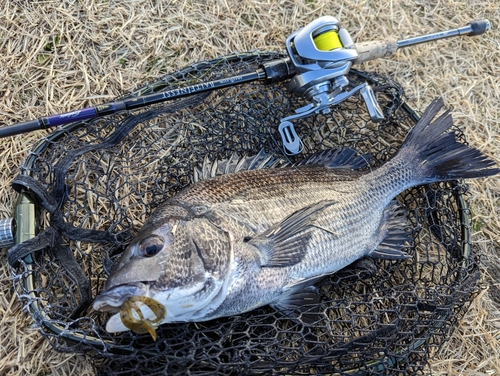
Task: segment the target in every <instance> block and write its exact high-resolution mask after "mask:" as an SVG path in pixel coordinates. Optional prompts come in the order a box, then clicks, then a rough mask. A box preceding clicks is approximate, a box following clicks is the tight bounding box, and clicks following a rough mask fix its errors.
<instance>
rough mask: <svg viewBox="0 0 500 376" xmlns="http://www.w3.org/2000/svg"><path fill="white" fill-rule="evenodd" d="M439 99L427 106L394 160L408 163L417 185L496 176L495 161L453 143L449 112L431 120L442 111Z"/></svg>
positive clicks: (475, 150) (453, 133) (456, 142)
mask: <svg viewBox="0 0 500 376" xmlns="http://www.w3.org/2000/svg"><path fill="white" fill-rule="evenodd" d="M443 105H444V104H443V100H442V98H437V99H435V100H433V101H432V102H431V104H430V105H429V107H427V109H426V110H425V112H424V114H423V115H422V117H421V118H420V120H419V121H418V123H417V124H416V125H415V127H414V128H413V130H412V131H411V132H410V133H409V135H408V137H407V138H406V140H405V141H404V143H403V146H402V148H401V151H400V153H399V154H398V156H399V157H400V158H401V157H402V158H404V159H405V160H406V161H407V162H408V161H409V162H410V164H411V166H412V169H413V171H414V173H415V174H416V176H414V177H415V178H416V179H417V180H418V181H419V183H431V182H436V181H448V180H459V179H468V178H479V177H485V176H491V175H495V174H497V173H499V172H500V169H498V168H492V167H493V166H495V164H496V163H495V161H493V160H492V159H490V158H488V157H487V156H486V155H484V154H483V153H482V152H480V151H479V150H477V149H475V148H471V147H469V146H467V145H465V144H463V143H461V142H459V141H457V138H456V134H455V132H446V131H447V130H448V129H450V128H451V127H452V125H453V119H452V116H451V114H450V112H449V111H445V112H444V113H443V114H441V115H440V116H439V117H438V118H436V119H435V120H434V121H433V119H434V118H435V117H436V115H437V114H438V113H439V112H440V110H441V109H442V107H443Z"/></svg>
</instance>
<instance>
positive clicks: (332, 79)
mask: <svg viewBox="0 0 500 376" xmlns="http://www.w3.org/2000/svg"><path fill="white" fill-rule="evenodd" d="M489 28H490V22H489V21H488V20H476V21H472V22H470V23H469V24H467V25H466V26H464V27H460V28H457V29H452V30H447V31H443V32H438V33H433V34H427V35H421V36H417V37H414V38H409V39H403V40H399V41H397V40H393V39H389V40H385V41H372V42H363V43H358V44H354V42H353V41H352V38H351V36H350V34H349V32H348V31H347V30H346V29H345V28H343V27H341V25H340V23H339V22H338V21H337V19H336V18H335V17H331V16H325V17H321V18H318V19H316V20H314V21H313V22H311V23H310V24H308V25H306V26H305V27H304V28H302V29H300V30H298V31H297V32H295V33H293V34H291V35H290V36H289V37H288V38H287V40H286V49H287V52H288V57H287V58H283V59H278V60H273V61H269V62H264V63H263V64H262V65H261V66H260V67H259V68H258V69H257V70H256V71H255V72H251V73H246V74H241V75H236V76H232V77H227V78H223V79H218V80H213V81H207V82H201V83H197V84H195V85H191V86H185V87H181V88H176V89H173V90H167V91H164V92H159V93H153V94H148V95H143V96H138V97H134V98H128V99H124V100H119V101H114V102H109V103H104V104H101V105H98V106H95V107H87V108H83V109H79V110H76V111H71V112H66V113H62V114H56V115H50V116H47V117H41V118H38V119H35V120H30V121H27V122H22V123H17V124H13V125H8V126H3V127H0V138H2V137H7V136H13V135H17V134H22V133H26V132H31V131H35V130H40V129H48V128H51V127H57V126H59V125H64V124H69V123H73V122H79V121H83V120H91V119H96V118H99V117H102V116H106V115H110V114H114V113H117V112H120V111H129V110H134V109H138V108H142V107H146V106H149V105H152V104H155V103H162V102H165V101H170V100H175V99H179V98H183V97H186V96H189V95H193V94H198V93H202V92H206V91H212V90H217V89H221V88H225V87H230V86H235V85H241V84H243V83H247V82H253V81H264V82H265V83H274V82H280V81H284V80H286V79H290V81H289V82H288V84H287V88H288V90H289V91H290V92H291V93H293V94H294V95H297V96H301V97H305V98H306V99H307V100H308V101H309V104H308V105H306V106H304V107H301V108H299V109H297V110H296V111H295V114H293V115H291V116H288V117H285V118H283V119H281V122H280V125H279V131H280V133H281V136H282V139H283V144H284V148H285V152H286V153H287V154H296V153H298V152H300V150H301V148H302V146H301V145H302V143H301V141H300V139H299V138H298V136H297V134H296V132H295V130H294V128H293V124H292V122H291V121H292V120H295V119H298V118H302V117H306V116H309V115H311V114H314V113H328V112H329V107H330V106H332V105H336V104H338V103H340V102H342V101H344V100H345V99H347V98H348V97H350V96H352V95H354V94H356V93H359V94H361V96H362V97H363V100H364V102H365V104H366V107H367V109H368V112H369V114H370V117H371V119H372V120H373V121H381V120H382V119H383V113H382V111H381V109H380V107H379V105H378V103H377V100H376V98H375V95H374V94H373V90H372V89H371V87H370V86H369V85H368V84H367V83H363V84H361V85H358V86H357V87H355V88H353V89H352V90H350V91H345V90H344V89H345V87H346V86H347V85H348V83H349V81H348V79H347V77H346V75H347V73H348V72H349V70H350V68H351V66H352V65H353V64H360V63H362V62H365V61H369V60H374V59H378V58H382V57H385V56H389V55H392V54H394V53H395V52H396V50H398V49H399V48H402V47H408V46H413V45H416V44H420V43H426V42H430V41H433V40H438V39H444V38H449V37H454V36H459V35H468V36H475V35H480V34H483V33H484V32H486V31H487V30H489Z"/></svg>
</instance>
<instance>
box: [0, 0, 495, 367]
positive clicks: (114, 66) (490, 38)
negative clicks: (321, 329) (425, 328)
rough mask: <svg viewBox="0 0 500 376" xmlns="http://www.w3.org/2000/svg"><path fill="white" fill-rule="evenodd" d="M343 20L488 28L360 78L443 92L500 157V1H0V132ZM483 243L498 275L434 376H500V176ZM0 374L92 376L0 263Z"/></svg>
mask: <svg viewBox="0 0 500 376" xmlns="http://www.w3.org/2000/svg"><path fill="white" fill-rule="evenodd" d="M322 15H333V16H336V17H338V18H340V19H341V21H342V22H343V23H344V25H345V26H346V27H347V28H348V30H350V32H351V35H352V36H353V38H354V39H355V40H356V41H367V40H372V39H378V38H384V37H389V36H391V37H410V36H415V35H418V34H420V33H426V32H433V31H438V30H441V29H447V28H453V27H458V26H462V25H465V24H466V23H467V22H468V21H470V20H472V19H477V18H488V19H490V21H491V22H492V26H493V28H492V30H491V31H490V32H489V33H488V34H486V35H484V36H481V37H476V38H455V39H449V40H444V41H439V42H435V43H432V44H427V45H421V46H418V47H412V48H409V49H405V50H401V51H400V52H399V53H398V54H397V55H396V56H394V57H392V58H386V59H383V60H380V61H375V62H370V63H367V64H365V65H364V66H363V67H362V68H364V69H367V70H374V71H376V72H378V73H381V74H384V75H389V76H391V77H394V78H395V79H397V80H399V81H400V82H401V83H402V84H403V85H404V87H405V89H406V91H407V94H408V96H409V98H410V100H411V101H412V103H413V104H414V105H415V106H416V107H418V108H420V109H423V108H424V107H425V106H426V105H427V104H428V103H429V102H430V100H431V99H432V98H434V97H436V96H438V95H441V96H443V97H444V100H445V103H446V104H447V106H448V107H449V108H451V110H452V112H453V114H454V118H455V120H456V123H457V124H458V125H459V126H460V127H462V128H463V129H464V130H465V133H466V135H467V137H468V140H469V141H470V143H471V144H472V145H474V146H475V147H478V148H480V149H481V150H483V151H484V152H485V153H487V154H489V155H490V156H493V157H496V158H497V160H499V157H498V156H499V155H500V122H499V119H500V114H499V110H498V107H499V106H498V103H499V100H500V86H499V83H498V82H499V80H498V77H499V76H500V53H499V51H500V31H499V30H498V29H499V28H500V10H499V3H498V0H474V1H461V0H437V1H436V0H432V1H431V0H420V1H415V0H413V1H410V0H403V1H387V0H348V1H336V2H335V1H330V0H302V1H300V0H295V1H293V0H239V1H237V2H236V1H234V2H233V1H231V0H202V1H191V0H182V1H176V0H170V1H162V0H127V1H123V0H88V1H85V0H54V1H50V0H47V1H28V0H18V1H9V0H4V1H3V2H2V7H0V124H11V123H15V122H19V121H23V120H28V119H32V118H35V117H39V116H43V115H49V114H52V113H59V112H63V111H68V110H72V109H76V108H80V107H85V106H88V105H90V104H97V103H100V102H104V101H107V100H110V99H111V98H113V97H115V96H117V95H119V94H121V93H123V92H126V91H129V90H132V89H134V88H137V87H139V86H141V85H143V84H144V83H145V82H146V81H153V80H154V79H155V78H156V77H158V76H160V75H161V74H163V73H165V72H170V71H174V70H176V69H178V68H180V67H182V66H184V65H186V64H188V63H190V62H195V61H199V60H203V59H209V58H213V57H216V56H220V55H224V54H228V53H230V52H234V51H248V50H253V49H257V48H258V49H279V48H281V47H283V45H284V40H285V38H286V37H287V35H288V34H289V33H291V32H292V31H295V30H296V29H297V28H299V27H301V26H303V25H305V24H306V23H308V22H310V21H311V20H313V19H314V18H316V17H319V16H322ZM42 134H43V132H38V133H34V134H29V135H23V136H16V137H11V138H8V139H2V140H0V189H1V194H0V217H1V218H5V217H8V216H10V215H11V211H12V208H13V206H14V200H15V198H16V195H15V194H14V192H13V190H12V189H11V188H10V185H9V184H10V181H11V180H12V179H13V178H14V177H15V176H16V174H17V167H18V166H19V165H20V163H21V162H22V160H23V158H24V157H25V155H26V153H27V151H28V150H29V148H30V146H31V145H32V144H33V142H34V141H35V140H36V139H37V138H39V137H40V136H41V135H42ZM471 194H472V198H473V210H474V215H475V221H476V227H475V229H476V230H477V233H476V234H475V237H474V239H475V241H476V242H477V243H478V244H479V245H480V248H481V250H482V252H483V254H484V255H485V257H484V260H485V261H486V263H487V264H488V265H489V267H490V269H489V271H488V274H487V275H486V276H485V282H487V283H488V290H487V291H485V292H484V293H483V294H481V295H480V297H478V298H477V299H476V301H475V302H474V304H473V306H472V307H471V309H470V311H469V312H468V314H467V316H466V317H465V318H464V319H463V320H462V321H461V322H460V325H459V327H458V329H457V330H456V331H455V333H454V334H453V337H452V338H451V339H450V341H449V342H448V343H447V344H446V345H445V346H444V347H443V349H442V351H440V352H439V353H438V354H435V356H434V357H433V360H432V373H433V374H435V375H446V374H447V375H451V374H463V375H494V374H500V350H499V349H500V286H499V278H500V271H499V269H498V266H495V265H498V261H499V256H498V252H499V250H500V246H499V236H500V235H499V234H500V219H499V218H500V177H494V178H489V179H483V180H480V181H477V182H472V183H471ZM0 288H1V295H0V341H1V344H0V374H1V375H4V374H5V375H31V374H34V375H47V374H53V375H74V374H78V375H92V374H93V371H92V368H91V366H90V365H89V362H88V360H86V359H85V357H84V356H83V355H72V354H59V353H56V352H54V351H53V350H52V349H51V348H50V346H49V345H48V343H47V342H46V341H45V340H43V338H42V337H41V336H40V335H39V334H38V333H37V332H36V330H34V329H32V328H31V327H30V326H31V319H30V317H29V316H28V315H27V314H26V313H23V312H22V311H21V307H20V304H19V302H18V301H17V298H16V297H15V296H14V295H13V289H12V286H11V280H10V277H9V270H8V268H7V266H6V259H5V257H4V255H3V254H2V255H1V256H0Z"/></svg>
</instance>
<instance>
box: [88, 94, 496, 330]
mask: <svg viewBox="0 0 500 376" xmlns="http://www.w3.org/2000/svg"><path fill="white" fill-rule="evenodd" d="M442 106H443V103H442V100H440V99H438V100H435V101H433V102H432V103H431V105H430V106H429V108H428V109H427V110H426V112H425V113H424V115H423V116H422V118H421V119H420V121H419V122H418V124H417V125H416V126H415V127H414V129H413V130H412V131H411V132H410V133H409V134H408V136H407V138H406V140H405V142H404V144H403V145H402V147H401V149H400V150H399V152H398V153H397V154H396V155H395V156H394V157H393V158H392V159H390V160H389V161H388V162H386V163H385V164H383V165H382V166H380V167H378V168H376V169H370V168H367V163H366V157H365V156H356V154H355V152H354V151H353V150H351V149H347V150H327V151H323V152H319V153H317V154H314V155H313V156H311V157H308V158H306V159H305V160H304V161H302V162H301V163H299V164H297V165H294V166H289V167H282V168H267V169H266V168H264V169H252V170H246V171H238V172H236V173H230V174H227V175H221V176H216V177H213V178H210V179H206V180H203V181H200V182H197V183H195V184H192V185H191V186H189V187H188V188H186V189H184V190H183V191H181V192H180V193H178V194H177V195H175V196H174V197H172V198H171V199H169V200H168V201H167V202H165V203H164V204H162V205H161V206H159V207H158V208H157V209H156V210H155V212H154V213H153V214H152V215H151V217H150V218H149V220H148V221H147V223H146V224H145V225H144V227H143V228H142V229H141V230H140V231H139V233H138V235H137V237H136V238H135V239H134V240H133V241H132V242H131V243H130V245H129V246H128V248H127V249H126V250H125V252H124V254H123V256H122V258H121V260H120V261H119V263H118V264H117V265H116V267H115V269H114V271H113V272H112V274H111V275H110V277H109V279H108V281H107V282H106V285H105V287H104V290H103V291H101V294H100V295H99V296H98V297H97V299H96V300H95V302H94V308H95V309H96V310H102V311H116V312H118V311H120V312H119V313H117V314H115V315H114V316H112V317H111V319H110V320H109V321H108V323H107V326H106V330H108V331H109V332H119V331H125V330H128V329H133V330H134V331H137V332H145V331H146V330H147V331H149V332H150V333H152V335H153V336H154V328H155V327H157V326H158V325H159V324H162V323H168V322H181V321H205V320H210V319H214V318H217V317H223V316H230V315H235V314H239V313H242V312H246V311H249V310H252V309H254V308H256V307H260V306H263V305H266V304H270V305H272V306H274V307H276V308H278V309H288V308H290V306H291V305H295V306H299V305H300V299H307V298H308V295H310V294H314V291H313V289H312V288H310V287H308V286H310V285H312V284H313V283H314V282H315V281H317V280H318V278H321V277H323V276H325V275H327V274H331V273H334V272H336V271H338V270H340V269H342V268H344V267H345V266H347V265H349V264H351V263H352V262H353V261H355V260H358V259H360V258H363V257H365V256H369V257H384V258H396V259H397V258H405V257H409V256H408V255H407V254H406V253H404V252H402V251H401V249H402V246H403V243H404V242H405V240H408V239H407V237H406V233H405V227H407V223H406V219H405V217H404V214H403V210H402V209H400V208H399V207H398V205H397V203H396V201H395V200H394V198H395V196H397V195H398V194H400V193H401V192H403V191H404V190H406V189H408V188H410V187H413V186H416V185H421V184H426V183H431V182H437V181H446V180H456V179H463V178H478V177H483V176H490V175H494V174H496V173H498V172H499V171H500V170H499V169H497V168H492V166H493V165H494V162H493V161H492V160H491V159H489V158H487V157H486V156H484V155H483V154H482V153H481V152H480V151H478V150H476V149H473V148H470V147H468V146H466V145H464V144H461V143H459V142H457V141H456V137H455V134H454V133H453V132H446V131H447V130H448V129H449V128H450V127H451V125H452V118H451V115H450V114H449V113H448V112H445V113H444V114H442V115H441V116H439V117H438V118H437V119H436V120H435V121H433V122H432V119H433V118H434V117H435V116H436V115H437V113H438V112H439V111H440V109H441V108H442ZM124 307H125V308H124Z"/></svg>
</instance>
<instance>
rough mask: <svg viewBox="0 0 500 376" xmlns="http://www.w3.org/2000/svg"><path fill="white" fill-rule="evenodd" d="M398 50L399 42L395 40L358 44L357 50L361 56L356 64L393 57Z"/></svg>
mask: <svg viewBox="0 0 500 376" xmlns="http://www.w3.org/2000/svg"><path fill="white" fill-rule="evenodd" d="M397 49H398V42H397V41H396V40H395V39H388V40H386V41H373V42H362V43H356V50H357V51H358V55H359V56H358V58H357V59H356V64H360V63H364V62H365V61H369V60H375V59H380V58H382V57H384V56H389V55H392V54H394V53H395V52H396V50H397Z"/></svg>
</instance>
